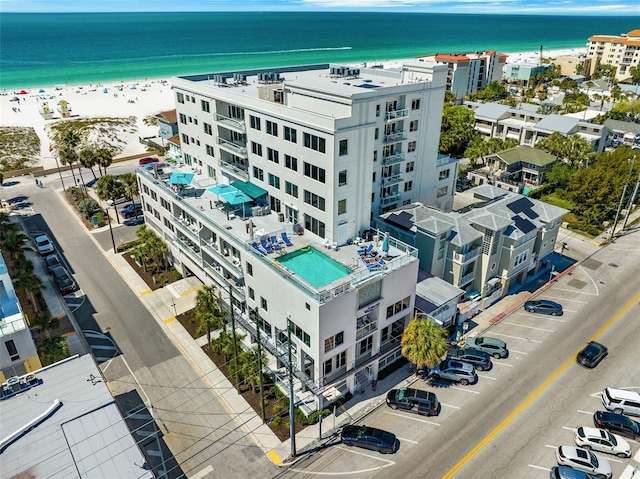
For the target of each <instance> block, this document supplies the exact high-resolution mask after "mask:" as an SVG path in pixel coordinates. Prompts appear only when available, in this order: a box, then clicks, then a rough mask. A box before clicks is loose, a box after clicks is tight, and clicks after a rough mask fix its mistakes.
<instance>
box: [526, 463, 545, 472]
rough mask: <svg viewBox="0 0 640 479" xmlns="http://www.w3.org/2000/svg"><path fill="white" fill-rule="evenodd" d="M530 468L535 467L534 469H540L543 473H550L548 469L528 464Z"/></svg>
mask: <svg viewBox="0 0 640 479" xmlns="http://www.w3.org/2000/svg"><path fill="white" fill-rule="evenodd" d="M528 466H529V467H533V468H534V469H540V470H542V471H549V468H548V467H542V466H536V465H535V464H528Z"/></svg>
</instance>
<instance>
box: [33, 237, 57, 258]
mask: <svg viewBox="0 0 640 479" xmlns="http://www.w3.org/2000/svg"><path fill="white" fill-rule="evenodd" d="M34 241H35V243H36V248H37V249H38V253H40V254H41V255H42V256H47V255H49V254H51V253H53V252H54V251H55V249H54V248H53V243H52V242H51V240H50V239H49V237H48V236H47V235H40V236H36V237H35V238H34Z"/></svg>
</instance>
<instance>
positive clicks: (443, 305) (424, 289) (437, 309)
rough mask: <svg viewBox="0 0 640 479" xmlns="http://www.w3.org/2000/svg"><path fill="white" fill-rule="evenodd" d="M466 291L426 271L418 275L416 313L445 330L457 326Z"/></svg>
mask: <svg viewBox="0 0 640 479" xmlns="http://www.w3.org/2000/svg"><path fill="white" fill-rule="evenodd" d="M464 293H465V291H464V290H463V289H460V288H458V287H456V286H453V285H452V284H450V283H447V282H446V281H445V280H443V279H440V278H438V277H437V276H433V275H432V274H431V273H427V272H426V271H420V272H419V273H418V283H417V284H416V311H417V312H418V315H421V314H425V315H427V317H429V318H431V319H433V320H434V321H435V322H436V323H438V324H439V325H440V326H442V327H443V328H449V327H452V326H457V325H458V324H457V321H458V303H459V301H460V300H461V299H462V298H463V297H464Z"/></svg>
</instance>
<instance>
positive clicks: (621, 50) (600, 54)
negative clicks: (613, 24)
mask: <svg viewBox="0 0 640 479" xmlns="http://www.w3.org/2000/svg"><path fill="white" fill-rule="evenodd" d="M587 57H589V58H591V59H592V62H591V71H590V73H593V72H594V71H595V70H596V68H597V67H598V65H613V66H615V67H616V68H617V71H616V79H617V80H618V81H622V80H626V79H627V78H629V77H630V76H631V72H630V69H631V67H633V66H635V67H638V63H640V29H636V30H631V31H630V32H629V33H626V34H624V33H623V34H622V35H620V36H616V35H594V36H592V37H589V48H588V50H587Z"/></svg>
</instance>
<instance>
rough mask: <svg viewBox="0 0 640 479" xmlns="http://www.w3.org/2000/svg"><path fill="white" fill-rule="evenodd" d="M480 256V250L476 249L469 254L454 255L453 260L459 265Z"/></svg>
mask: <svg viewBox="0 0 640 479" xmlns="http://www.w3.org/2000/svg"><path fill="white" fill-rule="evenodd" d="M479 254H480V248H474V249H472V250H471V251H469V252H468V253H465V254H461V253H453V260H454V261H455V262H457V263H467V262H469V261H471V260H472V259H474V258H475V257H477V256H478V255H479Z"/></svg>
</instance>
